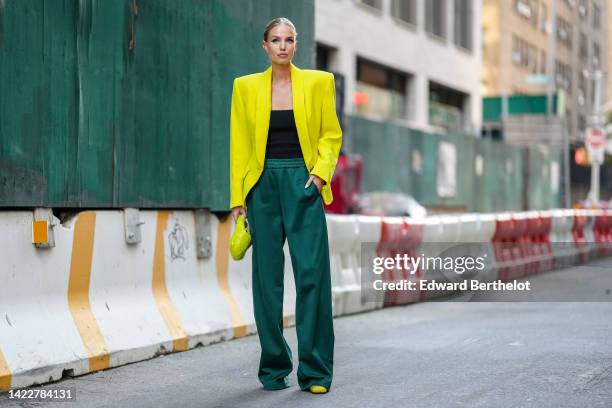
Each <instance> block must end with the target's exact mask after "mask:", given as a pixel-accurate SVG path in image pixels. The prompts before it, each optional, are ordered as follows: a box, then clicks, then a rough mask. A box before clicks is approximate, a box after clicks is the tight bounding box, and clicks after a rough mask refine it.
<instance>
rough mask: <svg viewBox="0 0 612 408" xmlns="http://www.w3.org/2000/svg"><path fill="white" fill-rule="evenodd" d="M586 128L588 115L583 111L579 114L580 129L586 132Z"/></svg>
mask: <svg viewBox="0 0 612 408" xmlns="http://www.w3.org/2000/svg"><path fill="white" fill-rule="evenodd" d="M585 130H586V117H585V116H584V115H583V114H582V113H581V114H579V115H578V131H579V132H584V131H585Z"/></svg>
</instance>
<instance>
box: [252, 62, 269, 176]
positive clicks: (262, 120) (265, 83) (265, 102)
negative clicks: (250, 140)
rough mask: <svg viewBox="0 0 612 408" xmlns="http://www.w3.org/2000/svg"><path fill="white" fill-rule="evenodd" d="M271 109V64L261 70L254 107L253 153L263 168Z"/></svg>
mask: <svg viewBox="0 0 612 408" xmlns="http://www.w3.org/2000/svg"><path fill="white" fill-rule="evenodd" d="M270 109H272V65H270V66H269V67H268V69H266V70H265V71H264V72H263V75H262V77H261V82H260V84H259V91H258V92H257V106H256V107H255V155H256V156H257V159H258V160H259V163H260V164H261V167H262V168H263V165H264V160H265V157H266V144H267V142H268V128H269V127H270Z"/></svg>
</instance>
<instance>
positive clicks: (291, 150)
mask: <svg viewBox="0 0 612 408" xmlns="http://www.w3.org/2000/svg"><path fill="white" fill-rule="evenodd" d="M262 47H263V49H264V50H265V52H266V54H267V55H268V58H269V59H270V62H271V65H270V66H269V67H268V69H266V70H265V71H263V72H258V73H255V74H251V75H246V76H243V77H239V78H236V79H235V80H234V89H233V92H232V110H231V129H230V180H231V189H230V190H231V203H230V206H231V208H232V216H233V218H234V220H236V218H237V217H238V216H239V215H240V214H243V215H245V216H246V217H247V219H248V222H249V228H250V231H251V236H252V243H253V254H252V267H253V271H252V274H253V275H252V279H253V308H254V314H255V323H256V325H257V330H258V335H259V341H260V345H261V358H260V363H259V372H258V377H259V380H260V381H261V383H262V384H263V388H264V389H268V390H280V389H283V388H287V387H288V386H289V381H288V379H287V376H288V375H289V374H290V373H291V370H292V368H293V366H292V353H291V349H290V348H289V346H288V345H287V342H286V341H285V338H284V336H283V288H284V286H283V276H284V263H285V260H284V253H283V245H284V242H285V239H287V240H288V242H289V251H290V254H291V263H292V266H293V273H294V278H295V283H296V294H297V299H296V312H295V319H296V330H297V336H298V354H299V366H298V370H297V377H298V384H299V386H300V388H301V389H302V390H304V391H306V390H309V391H311V392H313V393H325V392H327V391H328V390H329V388H330V386H331V381H332V369H333V351H334V328H333V319H332V303H331V278H330V265H329V249H328V242H327V226H326V222H325V213H324V211H323V202H325V203H326V204H330V203H331V202H332V193H331V188H330V182H331V177H332V175H333V172H334V169H335V167H336V161H337V159H338V153H339V151H340V145H341V144H342V130H341V129H340V124H339V123H338V118H337V116H336V109H335V85H334V77H333V75H332V74H330V73H328V72H324V71H316V70H302V69H299V68H298V67H296V66H295V65H293V63H292V62H291V60H292V58H293V56H294V54H295V51H296V49H297V31H296V29H295V26H294V25H293V23H291V21H289V20H288V19H286V18H276V19H274V20H272V21H270V22H269V23H268V25H267V26H266V29H265V32H264V36H263V41H262ZM321 198H322V199H323V202H322V201H321ZM247 210H248V213H247Z"/></svg>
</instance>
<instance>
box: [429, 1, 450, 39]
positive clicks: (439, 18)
mask: <svg viewBox="0 0 612 408" xmlns="http://www.w3.org/2000/svg"><path fill="white" fill-rule="evenodd" d="M425 29H426V30H427V32H429V33H431V34H433V35H436V36H438V37H441V38H446V0H427V1H426V2H425Z"/></svg>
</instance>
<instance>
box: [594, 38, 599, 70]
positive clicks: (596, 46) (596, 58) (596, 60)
mask: <svg viewBox="0 0 612 408" xmlns="http://www.w3.org/2000/svg"><path fill="white" fill-rule="evenodd" d="M600 57H601V54H600V50H599V44H597V43H596V42H594V43H593V67H594V68H599V64H600V62H601V60H600Z"/></svg>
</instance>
